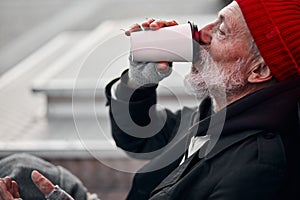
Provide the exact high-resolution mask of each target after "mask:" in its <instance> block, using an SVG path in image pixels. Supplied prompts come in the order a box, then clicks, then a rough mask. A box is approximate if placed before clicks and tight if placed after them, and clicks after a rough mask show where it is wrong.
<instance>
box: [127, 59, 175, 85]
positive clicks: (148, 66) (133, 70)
mask: <svg viewBox="0 0 300 200" xmlns="http://www.w3.org/2000/svg"><path fill="white" fill-rule="evenodd" d="M129 62H130V68H129V73H128V76H129V79H130V80H132V81H134V82H135V83H137V84H139V85H146V84H157V83H158V82H159V81H161V80H163V79H164V78H166V77H168V76H169V75H170V74H171V72H172V67H170V68H169V70H168V71H167V72H164V73H162V72H159V71H158V70H157V68H156V65H157V63H154V62H134V61H132V59H131V56H129Z"/></svg>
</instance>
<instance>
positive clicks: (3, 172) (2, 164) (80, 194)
mask: <svg viewBox="0 0 300 200" xmlns="http://www.w3.org/2000/svg"><path fill="white" fill-rule="evenodd" d="M34 169H36V170H38V171H39V172H41V173H42V174H43V175H44V176H45V177H47V178H48V179H49V180H50V181H52V182H53V184H55V185H59V186H60V187H61V188H62V189H63V190H65V191H66V192H67V193H69V194H70V195H71V196H72V197H73V198H74V199H76V200H86V196H87V190H86V188H85V187H84V186H83V184H82V183H81V181H80V180H79V179H78V178H77V177H75V176H74V175H73V174H71V173H70V172H69V171H68V170H66V169H65V168H63V167H60V166H54V165H52V164H51V163H49V162H46V161H45V160H42V159H40V158H37V157H35V156H32V155H29V154H24V153H22V154H14V155H11V156H9V157H6V158H3V159H2V160H0V177H5V176H9V177H11V178H12V179H13V180H16V181H17V183H18V185H19V192H20V196H21V198H22V199H23V200H43V199H45V197H44V195H43V194H42V193H41V192H40V191H39V190H38V189H37V187H36V186H35V185H34V183H33V182H32V180H31V172H32V171H33V170H34Z"/></svg>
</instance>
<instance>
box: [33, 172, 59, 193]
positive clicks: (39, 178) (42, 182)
mask: <svg viewBox="0 0 300 200" xmlns="http://www.w3.org/2000/svg"><path fill="white" fill-rule="evenodd" d="M31 179H32V181H33V182H34V184H35V185H36V187H37V188H38V189H39V190H40V191H41V192H42V193H43V194H44V195H45V196H46V195H48V194H50V192H51V191H52V190H53V189H54V185H53V183H51V181H49V180H48V179H47V178H46V177H44V176H43V175H42V174H40V173H39V172H38V171H36V170H34V171H33V172H32V173H31Z"/></svg>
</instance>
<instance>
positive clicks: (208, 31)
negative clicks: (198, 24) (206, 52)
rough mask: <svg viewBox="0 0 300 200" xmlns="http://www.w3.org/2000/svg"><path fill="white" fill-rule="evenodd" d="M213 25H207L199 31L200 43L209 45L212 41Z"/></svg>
mask: <svg viewBox="0 0 300 200" xmlns="http://www.w3.org/2000/svg"><path fill="white" fill-rule="evenodd" d="M212 29H213V24H208V25H206V26H205V27H203V28H202V29H201V30H200V31H199V39H200V43H202V44H205V45H209V44H210V43H211V40H212Z"/></svg>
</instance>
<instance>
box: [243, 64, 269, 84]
mask: <svg viewBox="0 0 300 200" xmlns="http://www.w3.org/2000/svg"><path fill="white" fill-rule="evenodd" d="M272 77H273V75H272V72H271V70H270V68H269V67H268V66H267V65H266V64H265V63H262V64H260V65H257V66H256V67H254V68H253V69H252V70H251V71H250V74H249V76H248V79H247V80H248V82H249V83H262V82H266V81H269V80H270V79H272Z"/></svg>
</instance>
